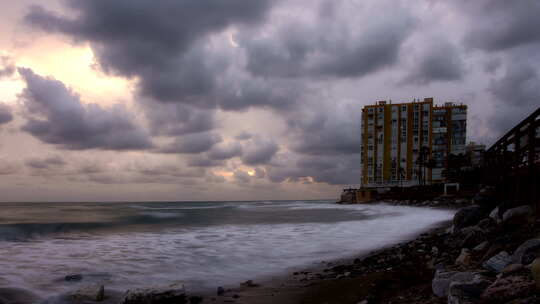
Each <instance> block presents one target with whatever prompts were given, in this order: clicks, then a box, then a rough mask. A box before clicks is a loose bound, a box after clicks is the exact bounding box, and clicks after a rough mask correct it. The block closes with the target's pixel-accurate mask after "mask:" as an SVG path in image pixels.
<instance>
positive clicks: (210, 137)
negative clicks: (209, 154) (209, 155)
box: [159, 132, 223, 154]
mask: <svg viewBox="0 0 540 304" xmlns="http://www.w3.org/2000/svg"><path fill="white" fill-rule="evenodd" d="M222 140H223V139H222V138H221V136H219V135H217V134H215V133H212V132H205V133H195V134H188V135H183V136H180V137H177V138H176V139H175V141H174V142H173V143H172V144H170V145H168V146H165V147H163V148H162V149H160V150H159V151H160V152H161V153H186V154H194V153H202V152H206V151H208V150H210V149H211V148H212V147H213V146H214V145H215V144H217V143H219V142H221V141H222Z"/></svg>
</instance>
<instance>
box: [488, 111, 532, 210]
mask: <svg viewBox="0 0 540 304" xmlns="http://www.w3.org/2000/svg"><path fill="white" fill-rule="evenodd" d="M539 173H540V108H538V109H537V110H536V111H534V112H533V113H532V114H531V115H530V116H529V117H527V118H525V119H524V120H523V121H521V122H520V123H519V124H517V125H516V126H515V127H514V128H512V129H511V130H510V131H509V132H508V133H506V134H505V135H504V136H502V137H501V138H500V139H499V140H498V141H497V142H496V143H495V144H493V146H491V147H490V148H489V149H488V150H487V151H486V153H485V178H484V181H485V182H486V183H487V184H491V185H494V186H496V189H498V192H499V193H497V197H498V198H500V199H501V200H504V201H506V202H509V203H511V204H514V205H523V204H530V205H531V206H532V207H533V208H535V209H536V211H537V214H540V197H539V193H538V192H539V188H540V184H539V182H540V180H539V175H540V174H539Z"/></svg>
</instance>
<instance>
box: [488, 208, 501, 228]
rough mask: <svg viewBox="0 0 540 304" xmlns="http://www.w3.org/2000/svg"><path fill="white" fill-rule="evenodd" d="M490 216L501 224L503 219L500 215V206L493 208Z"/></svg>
mask: <svg viewBox="0 0 540 304" xmlns="http://www.w3.org/2000/svg"><path fill="white" fill-rule="evenodd" d="M489 218H491V219H493V220H494V221H495V222H496V223H497V224H499V223H500V222H501V221H502V219H501V218H500V217H499V207H497V208H495V209H493V211H491V213H490V214H489Z"/></svg>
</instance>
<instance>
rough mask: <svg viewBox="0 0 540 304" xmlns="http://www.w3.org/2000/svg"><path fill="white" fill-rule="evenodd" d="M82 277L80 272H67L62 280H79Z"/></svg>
mask: <svg viewBox="0 0 540 304" xmlns="http://www.w3.org/2000/svg"><path fill="white" fill-rule="evenodd" d="M82 279H83V276H82V274H78V273H77V274H68V275H67V276H65V277H64V280H65V281H68V282H78V281H80V280H82Z"/></svg>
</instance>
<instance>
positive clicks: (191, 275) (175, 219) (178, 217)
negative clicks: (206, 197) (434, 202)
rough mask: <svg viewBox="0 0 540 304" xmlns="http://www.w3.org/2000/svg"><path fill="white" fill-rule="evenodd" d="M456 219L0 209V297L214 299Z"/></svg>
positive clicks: (123, 206) (156, 207)
mask: <svg viewBox="0 0 540 304" xmlns="http://www.w3.org/2000/svg"><path fill="white" fill-rule="evenodd" d="M452 215H453V211H450V210H441V209H430V208H415V207H405V206H392V205H388V204H384V203H381V204H369V205H337V204H335V203H333V202H331V201H264V202H262V201H254V202H192V203H189V202H159V203H157V202H151V203H9V204H8V203H0V288H3V287H16V288H23V289H27V290H29V291H32V292H33V293H35V294H37V295H39V296H41V297H49V296H52V295H55V294H59V293H63V292H66V291H69V290H73V289H76V288H77V286H79V285H87V284H96V283H100V284H105V285H106V286H107V289H113V290H118V291H122V290H126V289H131V288H135V287H145V286H149V285H167V284H171V283H178V282H183V283H184V284H185V285H186V287H187V288H188V289H189V290H197V291H204V290H215V288H216V287H217V286H237V285H238V283H240V282H241V281H244V280H248V279H254V280H257V279H263V278H266V277H269V276H274V275H280V274H284V273H286V272H288V271H291V270H292V269H296V268H299V267H309V266H314V265H316V263H320V262H321V261H328V260H332V259H337V258H342V257H348V256H351V255H353V254H355V253H358V252H366V251H369V250H374V249H377V248H380V247H383V246H386V245H391V244H394V243H398V242H400V241H403V240H405V239H408V238H411V237H413V236H414V235H415V234H418V233H420V232H421V231H423V230H425V229H426V228H428V227H429V226H431V225H433V224H435V223H438V222H441V221H444V220H448V219H450V218H451V217H452ZM70 274H80V275H82V280H81V281H77V282H70V281H66V280H64V278H65V276H66V275H70Z"/></svg>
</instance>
